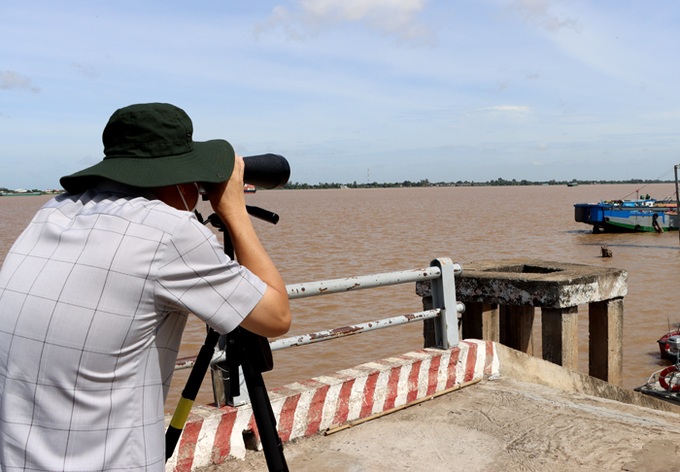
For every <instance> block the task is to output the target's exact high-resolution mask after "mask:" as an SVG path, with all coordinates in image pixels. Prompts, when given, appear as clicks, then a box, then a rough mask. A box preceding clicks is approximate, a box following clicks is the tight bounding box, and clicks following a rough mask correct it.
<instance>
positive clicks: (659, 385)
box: [634, 364, 680, 405]
mask: <svg viewBox="0 0 680 472" xmlns="http://www.w3.org/2000/svg"><path fill="white" fill-rule="evenodd" d="M634 390H635V391H636V392H640V393H644V394H645V395H650V396H652V397H656V398H661V399H662V400H666V401H668V402H671V403H675V404H677V405H680V366H679V365H678V364H673V365H669V366H668V367H664V368H663V369H661V370H658V371H656V372H654V373H653V374H652V375H651V376H650V377H649V379H648V380H647V382H645V384H644V385H641V386H639V387H636V388H635V389H634Z"/></svg>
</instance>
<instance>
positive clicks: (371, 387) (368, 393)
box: [359, 372, 380, 418]
mask: <svg viewBox="0 0 680 472" xmlns="http://www.w3.org/2000/svg"><path fill="white" fill-rule="evenodd" d="M378 375H380V372H372V373H370V374H368V377H367V378H366V385H365V386H364V398H363V402H362V405H361V412H360V413H359V418H365V417H366V416H368V415H370V414H371V413H372V412H373V402H374V398H373V396H374V394H375V385H376V383H377V382H378Z"/></svg>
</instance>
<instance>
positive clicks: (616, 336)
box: [588, 298, 623, 385]
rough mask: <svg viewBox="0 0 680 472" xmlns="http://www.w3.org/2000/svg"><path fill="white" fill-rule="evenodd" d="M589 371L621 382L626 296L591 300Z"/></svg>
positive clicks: (589, 306) (615, 383) (614, 381)
mask: <svg viewBox="0 0 680 472" xmlns="http://www.w3.org/2000/svg"><path fill="white" fill-rule="evenodd" d="M588 318H589V329H590V336H589V341H588V350H589V353H590V356H589V359H588V373H589V374H590V375H591V376H592V377H597V378H598V379H602V380H606V381H607V382H609V383H612V384H614V385H621V380H622V377H623V298H615V299H612V300H603V301H599V302H592V303H589V304H588Z"/></svg>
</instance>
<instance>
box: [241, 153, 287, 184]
mask: <svg viewBox="0 0 680 472" xmlns="http://www.w3.org/2000/svg"><path fill="white" fill-rule="evenodd" d="M243 163H244V164H245V169H244V170H243V181H244V182H245V183H247V184H251V185H255V186H256V187H262V188H277V187H283V186H284V185H286V184H287V183H288V178H289V177H290V165H288V161H287V160H286V158H285V157H283V156H280V155H278V154H258V155H256V156H244V157H243Z"/></svg>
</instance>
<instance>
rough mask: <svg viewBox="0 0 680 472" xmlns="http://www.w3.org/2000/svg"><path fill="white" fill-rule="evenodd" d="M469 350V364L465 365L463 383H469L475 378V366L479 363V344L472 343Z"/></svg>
mask: <svg viewBox="0 0 680 472" xmlns="http://www.w3.org/2000/svg"><path fill="white" fill-rule="evenodd" d="M469 346H470V349H468V354H467V362H466V363H465V377H464V378H463V382H469V381H470V380H472V379H474V378H475V364H476V363H477V343H470V344H469Z"/></svg>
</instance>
